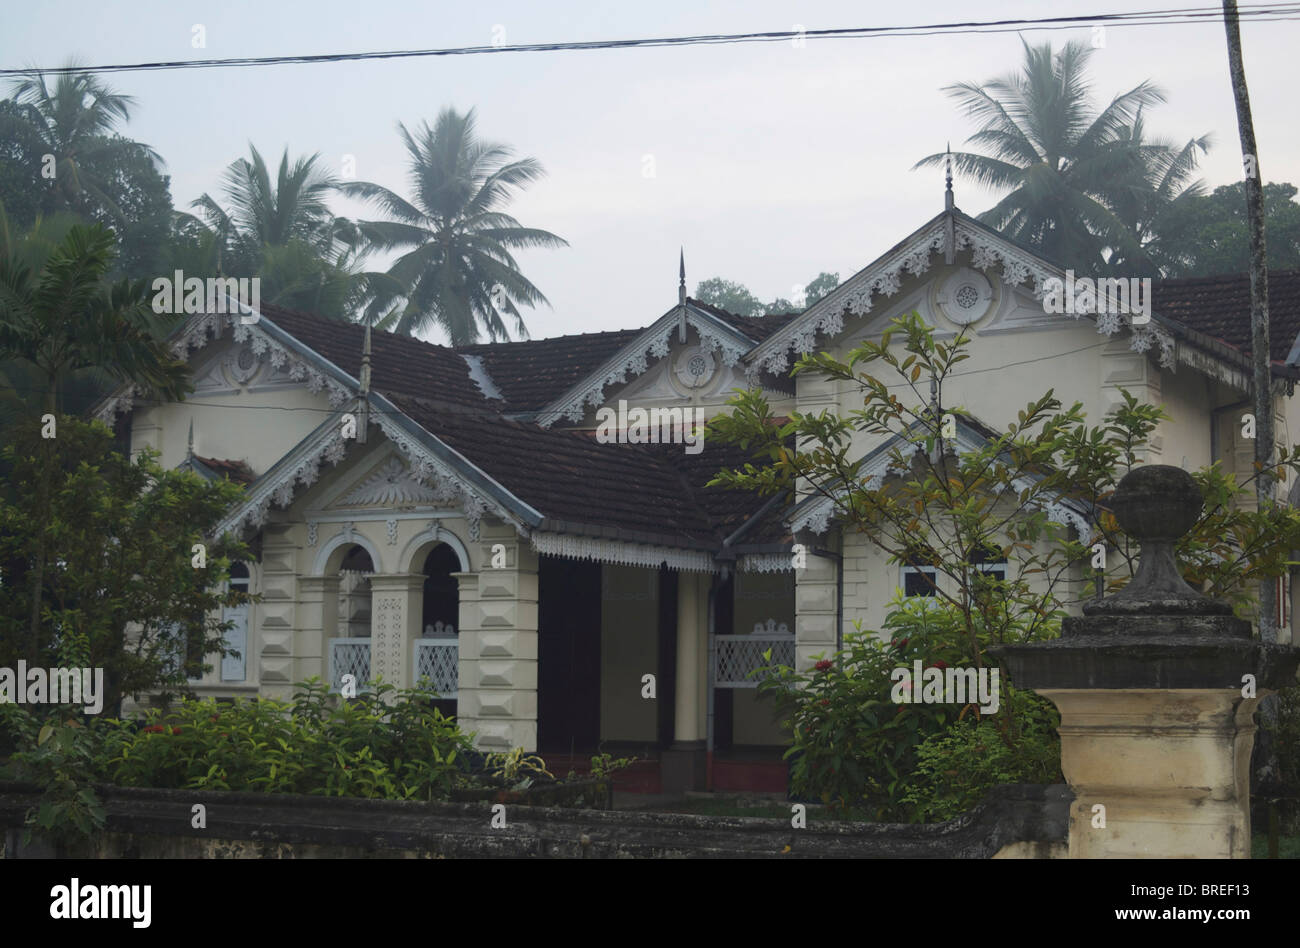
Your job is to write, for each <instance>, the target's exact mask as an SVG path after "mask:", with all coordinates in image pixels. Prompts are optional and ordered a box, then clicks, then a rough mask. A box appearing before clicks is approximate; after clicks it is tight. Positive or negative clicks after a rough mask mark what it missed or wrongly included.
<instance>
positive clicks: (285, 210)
mask: <svg viewBox="0 0 1300 948" xmlns="http://www.w3.org/2000/svg"><path fill="white" fill-rule="evenodd" d="M248 150H249V153H250V154H251V155H252V160H251V161H250V160H249V159H247V158H239V159H236V160H235V161H233V162H231V164H230V166H229V167H228V168H227V169H226V171H225V173H224V174H223V175H222V179H221V180H222V191H223V193H224V195H225V197H226V200H227V202H228V205H227V206H228V207H229V210H227V209H226V208H223V207H222V206H221V204H220V203H218V202H217V201H216V200H215V199H213V197H212V196H211V195H209V194H204V195H203V196H202V197H200V198H199V199H198V200H196V201H194V202H193V203H192V204H191V207H196V208H198V209H199V210H200V212H201V214H202V216H203V218H204V220H205V221H206V223H207V225H208V227H209V228H211V230H212V231H213V232H214V233H215V234H216V236H217V245H218V251H219V259H218V261H217V264H218V266H219V267H220V268H221V270H222V272H223V273H226V274H229V275H233V276H252V275H253V274H254V273H256V272H257V269H258V267H259V266H260V265H261V261H262V252H263V248H264V247H268V246H269V247H283V246H285V245H287V244H289V243H290V242H292V241H303V242H304V243H306V244H307V245H309V246H311V247H314V248H317V249H318V250H320V251H321V252H322V253H327V252H329V251H330V250H332V249H333V247H334V243H335V239H336V228H335V218H334V216H333V215H332V214H331V213H330V209H329V205H328V204H327V203H326V197H327V196H328V195H329V194H330V192H331V191H333V190H334V188H335V186H336V185H337V183H338V182H337V181H336V180H335V179H334V177H333V175H331V174H330V173H329V172H327V171H325V170H324V169H323V168H322V167H321V166H320V164H319V162H320V154H319V153H317V154H314V155H310V156H308V157H306V158H299V159H298V160H297V161H295V162H294V163H293V164H292V165H290V163H289V149H288V148H286V149H285V150H284V154H283V155H282V156H281V158H280V168H279V171H278V172H277V174H276V177H275V180H274V181H272V180H271V174H270V170H269V169H268V168H267V165H266V161H265V160H264V159H263V158H262V155H261V153H259V152H258V150H257V149H256V148H255V147H254V146H253V145H252V144H250V145H249V146H248Z"/></svg>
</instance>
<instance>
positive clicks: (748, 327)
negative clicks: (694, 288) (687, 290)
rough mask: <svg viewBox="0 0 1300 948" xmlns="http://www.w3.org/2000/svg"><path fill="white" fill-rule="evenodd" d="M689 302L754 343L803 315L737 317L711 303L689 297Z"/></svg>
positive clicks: (784, 314) (779, 314)
mask: <svg viewBox="0 0 1300 948" xmlns="http://www.w3.org/2000/svg"><path fill="white" fill-rule="evenodd" d="M687 301H688V302H689V303H690V304H691V305H692V306H697V307H699V308H700V309H702V310H704V311H705V312H706V313H708V314H709V315H711V316H716V317H717V318H718V319H720V320H722V321H723V322H724V323H726V324H727V325H729V326H731V328H732V329H735V330H737V331H739V332H741V333H744V334H745V335H746V336H748V337H749V338H750V339H752V340H753V341H754V342H762V341H763V340H764V339H766V338H767V337H768V336H770V335H772V333H774V332H776V331H777V330H778V329H781V328H783V327H784V326H785V325H786V324H787V323H789V322H790V321H791V320H792V319H797V318H798V317H799V316H801V315H803V314H802V313H773V314H771V315H768V316H737V315H736V314H735V313H729V312H727V311H726V310H725V309H722V308H721V307H718V306H712V305H710V304H709V303H704V302H701V301H700V300H697V299H691V298H690V297H689V296H688V297H687Z"/></svg>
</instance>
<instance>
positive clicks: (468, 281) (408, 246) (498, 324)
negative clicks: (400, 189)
mask: <svg viewBox="0 0 1300 948" xmlns="http://www.w3.org/2000/svg"><path fill="white" fill-rule="evenodd" d="M397 128H398V131H399V132H400V134H401V136H402V141H403V143H404V144H405V145H406V150H407V153H408V154H409V156H410V182H411V189H412V193H413V195H414V197H413V199H412V200H411V201H407V200H406V199H405V198H403V197H401V196H399V195H397V194H395V193H394V192H392V191H390V190H388V189H387V188H385V187H381V186H380V185H377V184H370V183H368V182H364V181H360V182H353V183H349V184H344V185H342V186H341V187H340V190H341V191H342V192H343V193H344V194H347V195H349V196H351V197H359V198H363V199H365V200H368V201H370V202H372V203H373V204H375V205H377V206H378V207H380V208H381V209H383V210H384V211H385V212H387V214H388V216H389V217H390V218H392V220H387V221H360V222H358V225H359V226H360V228H361V231H362V233H363V234H364V236H365V238H366V240H367V242H368V245H369V248H370V249H371V250H372V251H389V250H405V251H406V253H404V254H403V255H402V256H400V257H398V259H397V260H396V261H395V262H394V263H393V265H392V266H391V267H390V268H389V270H388V275H389V276H390V277H392V278H393V279H394V280H395V281H396V282H397V284H398V285H399V286H400V288H401V291H400V296H399V297H396V298H395V296H394V295H393V294H384V293H382V292H377V293H376V294H375V296H374V298H373V299H372V302H371V305H370V307H369V309H368V312H367V318H368V319H369V320H371V321H375V320H377V319H378V317H379V316H380V314H381V313H382V311H383V310H384V309H385V308H386V307H388V306H390V305H393V304H394V303H396V304H397V305H395V306H394V307H393V309H392V310H391V311H390V313H391V316H390V318H388V319H386V320H384V324H385V325H392V326H393V328H395V329H396V331H397V332H400V333H406V334H412V335H413V334H415V333H417V332H422V331H425V330H427V329H430V328H433V327H435V326H436V327H439V328H441V329H442V330H443V331H445V332H446V333H447V335H448V337H449V338H450V340H451V344H452V345H457V346H458V345H468V344H470V343H474V342H477V341H478V340H479V338H480V326H481V328H482V329H483V330H486V332H487V335H488V337H489V338H490V339H492V340H493V341H496V340H498V339H509V338H510V333H509V330H508V329H507V328H506V324H505V322H504V321H503V319H502V316H503V315H505V316H508V317H510V318H511V319H512V320H513V321H514V325H515V329H516V330H517V331H518V332H519V334H520V335H521V336H523V337H524V338H527V335H528V329H527V327H526V326H525V325H524V320H523V317H522V316H521V315H520V314H519V309H518V307H519V306H521V305H525V306H536V305H537V304H539V303H547V299H546V297H545V296H543V295H542V293H541V291H540V290H538V289H537V287H535V286H534V285H533V284H532V283H531V282H530V281H529V280H528V279H527V278H526V277H525V276H524V275H523V274H522V273H520V272H519V266H518V264H517V263H516V262H515V259H514V257H513V256H512V255H511V253H510V251H511V250H514V249H519V248H526V247H567V246H568V243H567V242H566V241H564V240H563V239H561V238H559V237H557V236H555V234H552V233H550V232H549V231H545V230H538V229H536V228H531V227H523V226H522V225H520V223H519V222H518V221H517V220H515V219H514V218H513V217H511V216H510V215H509V214H506V213H505V212H504V211H503V210H502V208H503V207H504V206H505V204H506V203H507V201H508V200H509V199H510V197H511V196H512V193H513V192H514V191H515V190H518V189H523V188H524V187H526V186H527V185H529V184H531V183H532V182H534V181H536V180H537V179H538V178H540V177H541V176H542V175H543V174H544V172H543V170H542V166H541V164H540V163H538V162H537V160H536V159H533V158H520V159H518V160H515V159H513V157H512V156H513V152H512V150H511V149H510V148H508V147H506V146H505V145H500V144H496V143H493V142H483V141H480V140H479V139H478V136H477V134H476V129H475V117H474V110H473V109H470V110H469V111H468V112H467V113H465V114H463V115H462V114H459V113H457V112H456V111H455V110H454V109H450V108H448V109H444V110H443V111H442V112H441V113H439V115H438V119H437V121H436V122H435V123H434V125H433V127H432V128H431V127H430V126H429V124H428V123H427V122H424V123H421V126H420V128H419V129H418V130H417V131H416V134H414V135H413V134H411V132H409V131H408V130H407V128H406V126H405V125H403V124H401V123H400V122H399V123H398V126H397ZM403 304H404V305H403ZM548 305H549V304H548Z"/></svg>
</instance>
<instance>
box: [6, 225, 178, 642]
mask: <svg viewBox="0 0 1300 948" xmlns="http://www.w3.org/2000/svg"><path fill="white" fill-rule="evenodd" d="M4 239H5V247H4V248H3V249H4V250H5V251H7V252H6V253H4V254H2V255H0V360H4V359H14V360H18V361H20V362H21V363H25V364H26V365H27V366H28V367H29V368H30V370H31V372H34V373H35V375H36V378H37V379H38V380H39V381H40V383H42V385H43V390H42V399H41V402H42V410H43V411H44V412H45V413H48V414H54V413H56V412H57V411H58V409H59V402H60V398H59V392H60V388H61V385H62V383H63V382H64V381H65V380H66V379H68V378H69V377H70V376H71V375H72V374H73V373H75V372H78V371H79V370H83V369H90V368H96V369H100V370H102V371H104V372H106V373H108V375H109V376H111V377H112V378H115V379H117V380H119V381H122V382H133V383H135V384H137V385H139V386H140V387H141V388H143V389H144V390H145V392H146V394H149V395H153V396H155V397H159V398H169V399H175V398H181V397H183V396H184V395H185V394H186V393H188V392H189V391H191V390H192V386H191V384H190V381H189V368H188V366H187V365H186V364H185V363H184V362H181V361H179V360H177V359H176V358H174V357H173V356H172V355H171V353H170V352H169V351H168V349H167V347H166V345H165V344H164V343H163V342H161V341H160V340H158V339H157V338H156V337H155V336H154V334H153V331H152V328H153V313H152V311H151V309H150V306H149V299H150V293H149V284H148V282H147V281H145V280H136V281H130V280H122V281H120V282H119V283H116V284H113V285H107V284H106V283H105V281H104V276H105V274H107V273H108V271H109V268H110V267H111V266H112V262H113V256H114V253H115V248H116V243H117V238H116V236H115V235H114V233H113V231H111V230H109V229H108V228H106V227H104V226H103V225H101V224H93V225H90V226H89V227H87V226H85V225H83V224H76V225H74V226H73V227H71V228H70V229H69V230H68V232H67V234H66V236H65V237H64V238H63V239H62V240H61V241H60V242H59V243H58V244H57V245H56V246H54V247H53V249H52V250H50V251H49V252H48V254H43V250H42V248H39V247H35V246H34V245H32V244H28V243H26V242H23V244H22V245H21V246H11V245H12V244H13V243H14V242H13V241H12V240H11V239H10V237H9V235H8V234H7V233H6V234H5V237H4ZM42 255H44V259H43V261H41V263H40V265H39V266H33V264H32V262H31V261H32V260H33V259H39V258H40V257H41V256H42ZM56 434H57V429H56ZM42 499H44V498H42ZM44 544H45V540H44V534H41V539H40V540H39V541H38V548H37V550H36V551H35V553H36V556H35V559H34V561H33V562H34V567H33V569H32V570H31V582H32V615H31V624H30V636H31V642H30V645H31V648H32V650H33V651H32V654H36V650H37V649H38V648H39V644H40V643H39V636H40V616H41V613H40V609H41V599H42V596H41V590H42V586H43V582H44V579H43V575H44V563H45V547H44Z"/></svg>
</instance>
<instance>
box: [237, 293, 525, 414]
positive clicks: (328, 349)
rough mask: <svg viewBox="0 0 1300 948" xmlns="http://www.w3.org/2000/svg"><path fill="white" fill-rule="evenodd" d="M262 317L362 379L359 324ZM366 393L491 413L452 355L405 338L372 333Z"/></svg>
mask: <svg viewBox="0 0 1300 948" xmlns="http://www.w3.org/2000/svg"><path fill="white" fill-rule="evenodd" d="M261 312H262V315H263V316H264V317H266V318H267V319H269V320H271V322H273V323H275V325H277V326H279V327H280V328H281V329H283V330H284V331H285V332H287V333H289V334H290V335H291V336H293V337H294V338H295V339H297V340H298V341H299V342H302V343H304V344H306V345H307V346H308V347H310V348H311V349H313V350H315V351H316V352H317V353H318V354H320V355H321V356H324V357H325V358H326V359H328V360H329V361H330V362H333V363H334V364H335V365H336V366H338V367H339V368H340V369H342V370H343V371H344V372H347V373H348V374H349V375H351V376H352V377H353V378H357V377H359V376H360V374H361V348H362V345H363V343H364V341H365V335H366V330H365V327H364V326H362V325H361V324H359V323H350V322H343V321H341V320H336V319H326V318H325V317H323V316H315V315H312V314H310V313H301V312H297V311H295V310H289V309H284V308H283V307H280V306H271V305H268V304H263V306H262V307H261ZM370 350H371V355H370V378H371V387H372V388H373V389H374V390H375V391H377V392H383V393H385V394H389V393H398V394H404V395H419V396H421V397H423V398H428V399H434V400H437V401H442V402H448V403H451V404H455V405H464V406H467V407H473V408H483V409H490V408H492V407H493V406H499V405H500V402H499V401H493V402H489V400H488V399H486V398H485V397H484V396H483V393H482V392H481V391H479V387H478V385H476V384H475V383H474V381H473V379H472V378H471V377H470V374H469V366H468V365H467V364H466V362H465V360H464V359H463V358H461V357H460V355H458V354H457V353H456V351H455V350H453V349H448V348H447V347H446V346H435V345H433V344H432V343H429V342H422V341H421V340H419V339H414V338H412V337H410V336H399V335H395V334H394V333H389V332H378V331H376V332H373V333H372V334H371V338H370Z"/></svg>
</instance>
